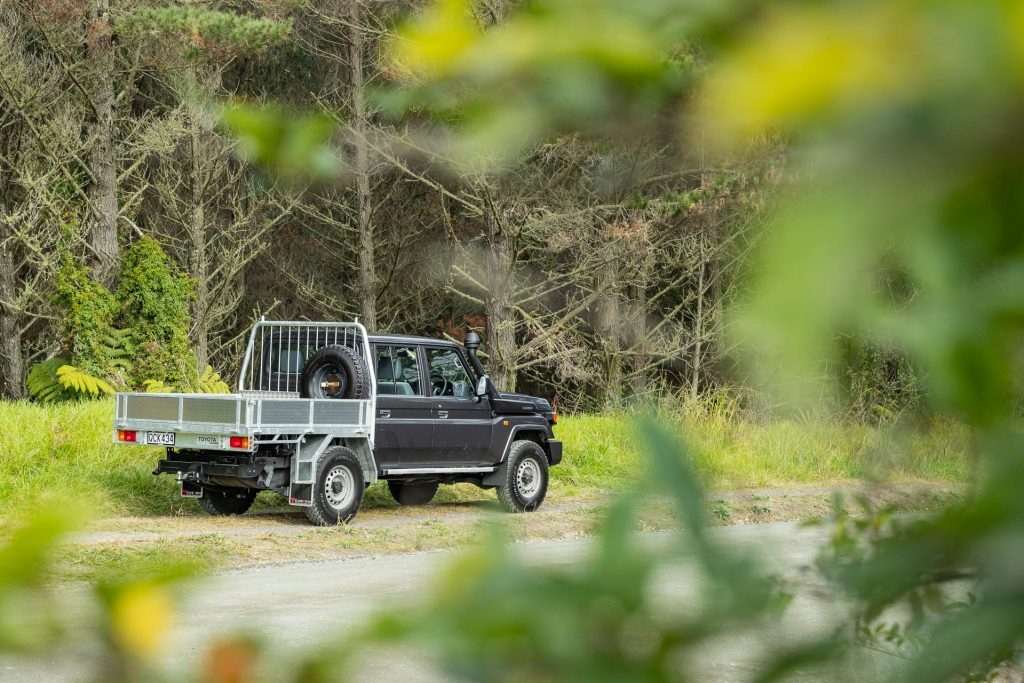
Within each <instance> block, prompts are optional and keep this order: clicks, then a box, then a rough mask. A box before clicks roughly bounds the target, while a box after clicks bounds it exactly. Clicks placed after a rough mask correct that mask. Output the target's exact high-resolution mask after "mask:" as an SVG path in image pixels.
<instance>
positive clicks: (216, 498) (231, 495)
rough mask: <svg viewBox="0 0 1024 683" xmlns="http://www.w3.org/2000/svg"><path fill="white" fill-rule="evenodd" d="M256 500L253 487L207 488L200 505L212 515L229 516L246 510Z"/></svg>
mask: <svg viewBox="0 0 1024 683" xmlns="http://www.w3.org/2000/svg"><path fill="white" fill-rule="evenodd" d="M254 500H256V491H254V490H253V489H243V488H230V489H205V490H204V491H203V497H202V498H200V499H199V505H200V507H202V508H203V510H205V511H206V512H208V513H209V514H211V515H218V516H229V515H240V514H243V513H244V512H246V511H247V510H248V509H249V508H250V507H251V506H252V502H253V501H254Z"/></svg>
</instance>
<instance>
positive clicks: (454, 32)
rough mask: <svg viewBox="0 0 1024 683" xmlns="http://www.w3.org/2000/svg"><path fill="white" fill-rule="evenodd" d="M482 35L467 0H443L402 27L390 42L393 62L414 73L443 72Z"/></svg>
mask: <svg viewBox="0 0 1024 683" xmlns="http://www.w3.org/2000/svg"><path fill="white" fill-rule="evenodd" d="M480 35H481V32H480V28H479V26H478V25H477V23H476V21H475V20H474V18H473V14H472V8H471V7H470V5H469V3H467V2H466V1H465V0H440V1H439V2H435V3H433V4H432V5H430V6H429V7H428V8H427V9H426V10H424V11H423V12H421V13H419V14H417V15H416V16H415V17H413V18H412V19H411V20H410V21H408V22H406V23H405V24H404V25H403V26H402V27H400V28H399V30H398V33H397V36H396V38H395V40H394V41H393V42H392V43H391V45H390V53H391V62H392V66H393V67H394V68H395V70H396V71H398V72H399V73H401V74H403V75H406V76H412V75H421V76H430V77H437V76H443V75H445V74H446V73H448V72H449V71H450V70H451V69H452V68H453V67H454V66H455V65H456V64H457V63H458V62H459V60H460V58H461V57H462V56H463V55H464V54H465V52H466V51H467V50H468V49H469V48H470V46H472V45H473V44H474V43H475V42H476V41H477V40H479V38H480Z"/></svg>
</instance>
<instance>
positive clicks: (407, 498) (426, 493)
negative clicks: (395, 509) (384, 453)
mask: <svg viewBox="0 0 1024 683" xmlns="http://www.w3.org/2000/svg"><path fill="white" fill-rule="evenodd" d="M388 491H391V497H392V498H394V499H395V500H397V501H398V503H399V504H400V505H426V504H427V503H429V502H430V501H432V500H433V499H434V494H436V493H437V482H436V481H435V482H432V483H429V484H427V483H423V482H415V483H414V482H408V481H395V480H393V479H389V480H388Z"/></svg>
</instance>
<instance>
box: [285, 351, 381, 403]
mask: <svg viewBox="0 0 1024 683" xmlns="http://www.w3.org/2000/svg"><path fill="white" fill-rule="evenodd" d="M299 391H300V392H301V395H302V397H303V398H369V397H370V384H369V373H368V372H367V371H366V363H365V362H364V361H363V359H362V357H361V356H360V355H359V354H358V353H356V351H355V350H354V349H352V348H350V347H348V346H340V345H332V346H325V347H323V348H322V349H319V350H318V351H317V352H316V353H314V354H313V355H312V356H310V357H309V360H307V361H306V364H305V365H304V366H303V367H302V378H301V381H300V383H299Z"/></svg>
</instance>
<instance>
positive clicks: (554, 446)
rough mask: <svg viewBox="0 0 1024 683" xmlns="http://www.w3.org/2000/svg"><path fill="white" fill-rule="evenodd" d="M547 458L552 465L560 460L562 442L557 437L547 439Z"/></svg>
mask: <svg viewBox="0 0 1024 683" xmlns="http://www.w3.org/2000/svg"><path fill="white" fill-rule="evenodd" d="M548 459H549V460H550V461H551V464H552V465H557V464H558V463H560V462H562V442H561V441H558V440H557V439H548Z"/></svg>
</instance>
